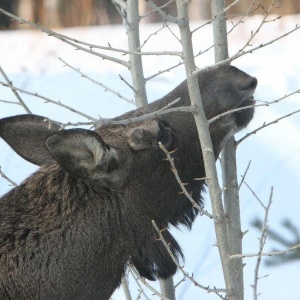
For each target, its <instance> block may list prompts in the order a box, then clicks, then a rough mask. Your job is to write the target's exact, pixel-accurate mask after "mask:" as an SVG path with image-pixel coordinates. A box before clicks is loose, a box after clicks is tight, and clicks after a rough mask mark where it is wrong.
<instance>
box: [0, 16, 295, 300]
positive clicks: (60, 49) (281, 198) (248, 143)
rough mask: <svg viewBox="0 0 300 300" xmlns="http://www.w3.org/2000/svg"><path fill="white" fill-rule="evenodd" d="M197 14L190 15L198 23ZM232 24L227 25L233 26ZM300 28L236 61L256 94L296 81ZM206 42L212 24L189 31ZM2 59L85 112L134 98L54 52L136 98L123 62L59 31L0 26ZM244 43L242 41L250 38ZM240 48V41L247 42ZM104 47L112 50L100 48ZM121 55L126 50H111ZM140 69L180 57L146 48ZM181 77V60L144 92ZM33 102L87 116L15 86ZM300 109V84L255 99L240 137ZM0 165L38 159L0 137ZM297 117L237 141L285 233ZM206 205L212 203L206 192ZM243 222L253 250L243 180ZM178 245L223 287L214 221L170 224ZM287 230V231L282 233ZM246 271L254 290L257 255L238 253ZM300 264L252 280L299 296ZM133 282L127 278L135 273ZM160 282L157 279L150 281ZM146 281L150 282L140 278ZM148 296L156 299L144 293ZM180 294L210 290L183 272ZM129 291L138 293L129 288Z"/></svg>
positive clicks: (77, 33)
mask: <svg viewBox="0 0 300 300" xmlns="http://www.w3.org/2000/svg"><path fill="white" fill-rule="evenodd" d="M261 18H262V17H261V16H256V17H252V18H248V19H246V22H244V23H242V24H240V25H239V26H238V27H237V28H236V29H235V30H234V31H233V32H232V33H231V34H230V35H229V43H230V54H234V53H236V51H238V50H239V49H240V48H241V47H242V46H243V45H244V43H245V42H246V41H247V40H248V38H249V34H250V32H251V30H254V31H255V28H257V26H258V24H259V22H260V20H261ZM299 19H300V16H290V17H284V18H282V19H280V20H278V21H276V22H269V23H266V24H265V25H264V26H263V27H262V29H261V31H260V33H259V34H258V36H257V37H255V40H254V41H253V42H252V44H253V46H257V45H260V44H261V43H264V42H268V41H271V40H272V39H274V38H275V37H277V36H279V35H282V34H284V33H285V32H287V31H289V30H291V29H293V28H294V27H295V25H296V24H297V23H299ZM198 25H199V24H196V23H195V24H192V26H193V27H194V28H195V27H197V26H198ZM230 26H231V25H230V24H228V28H230ZM160 27H161V25H159V24H154V25H147V24H144V25H143V26H142V28H141V34H142V38H141V41H142V42H143V41H145V40H147V37H148V36H149V34H151V33H154V32H156V31H157V30H158V29H159V28H160ZM59 31H60V32H61V33H63V34H65V35H68V36H72V37H74V38H76V39H78V40H83V41H86V42H90V43H93V44H99V45H102V46H107V45H108V43H109V44H110V45H111V46H112V47H115V48H121V49H124V48H126V46H127V40H126V38H127V37H126V33H125V31H124V29H123V27H122V26H116V25H114V26H103V27H91V28H71V29H64V30H59ZM174 34H175V35H177V37H178V30H177V29H176V28H173V27H172V32H171V31H170V30H168V29H167V28H165V29H164V30H162V31H160V32H159V33H157V34H156V35H153V36H152V37H151V38H150V39H149V40H148V41H147V42H146V45H145V49H144V51H161V50H166V51H167V50H169V51H179V50H180V44H179V42H178V40H177V39H176V38H175V37H174ZM299 40H300V31H295V32H294V33H293V34H291V35H289V36H287V37H285V38H283V39H282V40H279V41H277V42H276V43H273V44H272V45H270V46H268V47H265V48H262V49H260V50H257V51H255V52H253V53H252V54H248V55H245V56H243V57H241V58H239V59H237V60H236V61H234V62H233V64H234V65H235V66H237V67H239V68H241V69H243V70H244V71H245V72H248V73H249V74H251V75H253V76H256V77H257V78H258V82H259V85H258V88H257V92H256V99H258V100H261V101H272V100H275V99H278V98H280V97H282V96H283V95H285V94H288V93H291V92H293V91H295V90H297V89H299V88H300V76H299V75H298V74H300V60H299V59H298V55H299V53H300V43H299ZM211 43H212V29H211V27H210V25H208V26H205V27H203V28H202V29H201V30H199V31H197V33H196V34H195V37H194V47H195V53H196V52H199V50H202V51H204V50H205V49H207V48H208V47H209V46H210V45H211ZM0 45H1V47H0V65H1V67H2V68H3V69H4V71H5V72H6V73H7V75H8V76H9V78H10V80H12V81H13V83H14V85H15V86H17V87H20V88H23V89H26V90H28V91H31V92H37V93H39V94H41V95H44V96H46V97H49V98H51V99H54V100H60V101H61V102H63V103H64V104H67V105H69V106H72V107H74V108H75V109H78V110H81V111H83V112H84V113H86V114H88V115H90V116H92V117H94V118H97V117H98V115H101V117H113V116H117V115H119V114H121V113H122V112H125V111H127V110H130V109H133V108H134V107H133V106H132V105H130V104H128V103H126V102H124V101H122V100H120V99H119V98H117V97H116V96H114V95H112V94H111V93H109V92H107V91H106V92H105V90H104V89H103V88H101V87H100V86H98V85H95V84H93V83H91V82H90V81H88V80H86V79H84V78H82V77H81V76H80V75H79V74H78V73H75V72H74V71H72V70H70V69H69V68H68V67H63V63H62V62H61V61H59V60H58V57H61V58H63V59H64V60H66V61H67V63H69V64H71V65H72V66H74V67H76V68H80V70H81V71H82V72H84V73H86V74H87V75H89V76H90V77H92V78H93V79H95V80H97V81H99V82H101V83H103V84H105V85H107V86H109V87H110V88H112V89H115V90H116V91H117V92H120V93H121V94H123V95H124V96H126V97H128V98H130V99H132V97H133V96H132V91H131V90H130V88H128V86H127V85H126V84H124V82H122V81H121V80H120V78H119V74H120V75H122V76H123V77H124V78H126V79H127V80H128V81H129V80H130V73H129V71H128V70H127V69H126V68H125V67H123V66H121V65H117V64H114V63H111V62H109V61H107V60H102V59H101V58H99V57H96V56H92V55H90V54H87V53H84V52H82V51H80V50H76V51H75V50H74V48H72V47H71V46H69V45H66V44H64V43H62V42H61V41H59V40H57V39H55V38H53V37H48V36H47V35H45V34H43V33H40V32H37V31H2V32H0ZM247 49H248V48H247ZM247 49H246V50H247ZM106 54H107V55H109V54H110V53H108V52H106ZM115 56H116V57H118V58H120V59H127V56H123V55H121V54H115ZM143 62H144V68H145V74H146V77H148V76H151V75H152V74H154V73H156V72H158V71H159V70H163V69H166V68H169V67H171V66H172V65H173V64H175V63H178V62H179V58H178V57H175V56H171V57H170V56H160V57H159V56H151V57H143ZM213 62H214V57H213V50H210V51H208V52H205V53H204V54H203V55H201V56H200V57H198V58H197V65H198V66H199V67H203V66H205V65H208V64H212V63H213ZM184 78H185V73H184V69H183V67H179V68H176V69H174V70H172V71H171V72H166V73H163V74H162V75H160V76H158V77H155V78H154V79H153V80H151V81H150V82H148V83H147V91H148V97H149V100H150V101H153V100H155V99H157V98H159V97H161V96H163V95H164V94H165V93H167V92H168V91H169V90H171V89H172V88H173V87H174V86H176V85H177V84H178V83H179V82H181V81H182V80H183V79H184ZM0 80H1V81H4V80H3V79H2V78H0ZM21 95H22V98H23V99H24V100H25V102H26V104H27V105H28V106H29V108H30V109H31V110H32V111H33V112H34V113H35V114H39V115H44V116H47V117H50V118H53V119H56V120H58V121H63V122H67V121H73V122H78V121H86V119H85V118H83V117H80V116H78V115H75V114H73V113H71V112H70V111H69V110H66V109H63V108H61V107H58V106H55V105H53V104H49V103H48V104H46V103H44V101H43V100H41V99H38V98H35V97H29V96H27V95H25V94H21ZM0 100H9V101H15V98H14V95H13V94H12V92H11V91H10V90H9V89H8V88H5V87H3V86H0ZM298 109H300V103H299V94H296V95H294V96H292V97H290V98H288V99H285V100H283V101H281V102H279V103H278V104H274V105H271V106H269V107H261V108H257V109H256V113H255V118H254V120H253V121H252V122H251V124H250V125H249V127H248V129H247V130H244V131H243V132H242V133H240V134H238V136H237V139H239V138H240V137H242V136H244V135H245V134H246V133H247V132H251V131H252V130H254V129H255V128H257V127H260V126H261V125H262V124H264V123H265V122H270V121H273V120H274V119H277V118H279V117H281V116H283V115H285V114H287V113H289V112H293V111H295V110H298ZM22 113H25V111H24V110H23V109H22V108H21V107H20V106H18V105H11V104H5V103H2V102H0V118H2V117H6V116H9V115H15V114H22ZM0 149H1V155H0V165H1V168H2V170H3V171H4V172H5V173H6V174H7V175H8V176H9V177H10V178H12V179H13V180H15V181H16V182H18V183H19V182H21V181H22V180H23V179H24V178H26V177H27V176H28V175H29V174H30V173H32V172H33V171H34V170H35V169H36V167H35V166H34V165H32V164H30V163H28V162H26V161H24V160H23V159H22V158H20V157H18V156H17V154H15V153H14V152H13V151H11V150H10V149H9V147H8V146H7V145H6V144H5V143H4V142H3V141H0ZM299 150H300V119H299V115H298V114H295V115H293V116H291V117H289V118H287V119H284V120H282V121H280V122H278V123H277V124H274V125H272V126H269V127H268V128H266V129H264V130H261V131H259V132H258V133H257V134H256V135H252V136H250V137H249V138H248V139H246V140H245V141H244V142H243V143H242V144H241V145H240V146H239V149H238V174H239V176H241V175H242V174H243V173H244V171H245V169H246V167H247V165H248V162H249V160H251V167H250V170H249V172H248V175H247V178H246V181H247V183H248V184H249V185H250V186H251V188H252V189H253V190H254V191H255V193H256V195H257V196H258V197H259V198H260V199H261V200H262V201H263V202H264V203H266V202H267V200H268V198H269V194H270V189H271V186H274V198H273V204H272V207H271V211H270V217H269V225H270V228H272V229H274V230H278V231H279V232H281V233H282V234H286V231H284V230H283V229H282V227H281V226H280V222H281V220H282V219H283V218H288V219H290V220H291V221H292V222H293V223H294V224H296V225H297V227H298V228H300V221H299V220H300V219H299V211H300V201H299V194H300V184H299V182H300V173H299V169H300V156H299V152H300V151H299ZM10 188H11V187H10V186H9V184H8V183H7V181H6V180H4V179H1V178H0V194H1V195H2V194H4V193H5V192H6V191H8V190H9V189H10ZM206 207H207V209H208V210H210V204H209V200H207V201H206ZM241 211H242V229H243V231H246V230H249V232H248V233H247V234H246V235H245V238H244V243H243V251H244V253H253V252H257V251H258V240H257V238H258V237H259V235H260V233H259V232H258V231H256V229H254V228H253V227H252V226H251V221H252V220H253V219H254V218H255V217H259V218H262V217H263V216H264V211H263V209H262V208H261V206H260V204H259V203H258V201H257V200H256V199H255V197H254V196H253V194H252V193H251V192H250V191H249V189H247V187H246V186H243V187H242V189H241ZM173 232H174V234H175V235H176V237H177V238H178V240H179V242H180V244H181V245H182V247H183V249H184V253H185V256H186V262H185V270H186V271H188V272H189V273H190V274H191V273H193V274H194V276H195V279H196V280H198V281H199V282H200V283H201V284H203V285H210V286H217V287H220V288H223V287H224V283H223V279H222V272H221V266H220V262H219V258H218V255H217V254H218V253H217V248H216V247H215V246H214V245H215V243H216V241H215V237H214V229H213V224H212V222H211V221H210V220H208V219H207V218H206V217H199V218H197V220H196V222H195V224H194V226H193V229H192V231H191V232H188V231H187V230H185V229H184V228H181V229H180V230H178V229H174V230H173ZM288 238H292V237H288ZM274 247H279V245H276V244H275V243H274V242H272V241H271V240H269V241H268V242H267V245H266V247H265V250H266V251H270V250H271V249H273V248H274ZM244 262H245V263H246V266H245V268H244V274H245V299H246V300H249V299H252V298H253V296H252V288H251V284H252V283H253V277H254V268H255V263H256V259H255V258H247V259H245V261H244ZM299 271H300V266H299V262H294V263H290V264H285V265H281V266H280V267H276V268H268V267H266V266H264V265H263V264H262V266H261V271H260V275H261V276H264V275H266V274H269V276H268V277H265V278H262V279H260V280H259V285H258V290H259V291H260V292H261V296H260V299H291V300H294V299H295V300H296V299H300V291H299V288H298V286H297V283H298V277H299ZM181 278H182V275H181V274H180V272H178V273H177V275H176V276H175V282H178V281H179V280H181ZM131 282H132V280H131ZM155 286H156V287H158V284H157V283H155ZM131 290H132V293H133V295H137V293H138V292H137V287H136V286H135V285H134V284H131ZM145 290H147V288H145ZM148 294H149V295H150V296H149V297H150V298H151V299H152V298H153V299H155V297H154V296H151V293H148ZM176 294H177V299H178V300H181V299H198V298H201V299H202V300H209V299H215V298H216V296H215V295H214V294H207V293H206V292H205V291H203V290H200V289H199V288H196V287H195V286H194V285H193V284H192V283H191V282H189V281H188V280H187V281H185V282H184V283H181V284H180V285H179V287H178V288H177V289H176ZM133 298H134V297H133ZM113 299H115V300H117V299H124V296H123V293H122V290H119V291H117V292H116V293H115V294H114V296H113Z"/></svg>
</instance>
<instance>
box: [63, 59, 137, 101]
mask: <svg viewBox="0 0 300 300" xmlns="http://www.w3.org/2000/svg"><path fill="white" fill-rule="evenodd" d="M58 59H59V60H60V61H61V62H63V63H64V64H65V66H67V67H69V68H70V69H72V70H74V71H75V72H77V73H78V74H80V75H81V77H83V78H86V79H88V80H90V81H91V82H92V83H94V84H97V85H100V86H101V87H102V88H104V89H105V90H106V91H109V92H111V93H112V94H114V95H116V96H117V97H119V98H121V99H122V100H125V101H126V102H128V103H130V104H133V105H134V104H135V102H134V101H133V100H132V99H129V98H126V97H124V96H122V95H121V94H120V93H119V92H116V91H114V90H113V89H111V88H109V87H108V86H106V85H104V84H103V83H101V82H99V81H96V80H95V79H93V78H91V77H89V76H88V75H86V74H84V73H83V72H81V71H80V70H79V69H76V68H75V67H73V66H71V65H70V64H68V63H67V62H66V61H65V60H63V59H62V58H60V57H59V58H58Z"/></svg>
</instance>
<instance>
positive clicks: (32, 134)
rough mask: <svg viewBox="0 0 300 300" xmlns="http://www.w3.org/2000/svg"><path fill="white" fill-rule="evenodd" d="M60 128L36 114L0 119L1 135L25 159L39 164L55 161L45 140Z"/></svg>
mask: <svg viewBox="0 0 300 300" xmlns="http://www.w3.org/2000/svg"><path fill="white" fill-rule="evenodd" d="M59 129H60V127H59V125H57V124H56V123H54V122H52V121H50V120H49V119H47V118H45V117H40V116H36V115H29V114H28V115H19V116H14V117H8V118H4V119H1V120H0V137H1V138H3V139H4V140H5V141H6V142H7V144H9V145H10V147H11V148H12V149H13V150H14V151H15V152H16V153H18V154H19V155H20V156H22V157H23V158H24V159H26V160H28V161H29V162H31V163H33V164H36V165H39V166H40V165H43V164H51V163H55V160H54V159H53V157H52V155H51V154H50V153H49V151H48V150H47V148H46V146H45V141H46V139H47V138H48V137H49V136H50V135H52V134H53V133H56V132H58V131H59Z"/></svg>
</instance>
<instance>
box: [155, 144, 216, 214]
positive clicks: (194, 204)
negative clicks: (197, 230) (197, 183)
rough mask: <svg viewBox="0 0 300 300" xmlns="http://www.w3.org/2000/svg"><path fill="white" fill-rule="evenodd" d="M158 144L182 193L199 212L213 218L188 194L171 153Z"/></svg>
mask: <svg viewBox="0 0 300 300" xmlns="http://www.w3.org/2000/svg"><path fill="white" fill-rule="evenodd" d="M158 145H159V147H160V149H162V150H163V151H164V153H165V154H166V156H167V159H168V161H169V162H170V164H171V170H172V172H173V173H174V175H175V178H176V180H177V182H178V184H179V186H180V187H181V189H182V192H183V193H184V195H185V196H186V197H187V198H188V199H189V200H190V201H191V203H192V205H193V207H195V208H197V209H198V210H199V212H200V213H201V214H204V215H206V216H207V217H209V218H211V219H215V217H214V216H213V215H212V214H210V213H209V212H207V211H206V210H204V209H203V208H202V207H201V206H200V205H199V204H198V203H197V202H196V201H195V200H194V199H193V197H192V196H191V195H190V193H189V192H188V191H187V190H186V188H185V185H186V184H185V183H183V182H182V181H181V179H180V177H179V174H178V172H177V169H176V166H175V163H174V158H173V157H172V156H171V153H170V152H168V150H167V149H166V148H165V147H164V145H163V144H162V143H161V142H159V143H158Z"/></svg>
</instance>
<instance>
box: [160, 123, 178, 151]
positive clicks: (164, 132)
mask: <svg viewBox="0 0 300 300" xmlns="http://www.w3.org/2000/svg"><path fill="white" fill-rule="evenodd" d="M158 126H159V128H160V130H159V134H158V137H157V140H158V142H161V143H162V144H163V145H164V146H165V148H166V149H167V150H173V148H174V142H175V134H174V132H173V130H172V129H171V128H170V127H169V126H168V125H167V124H166V123H165V122H162V121H160V122H159V124H158Z"/></svg>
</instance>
